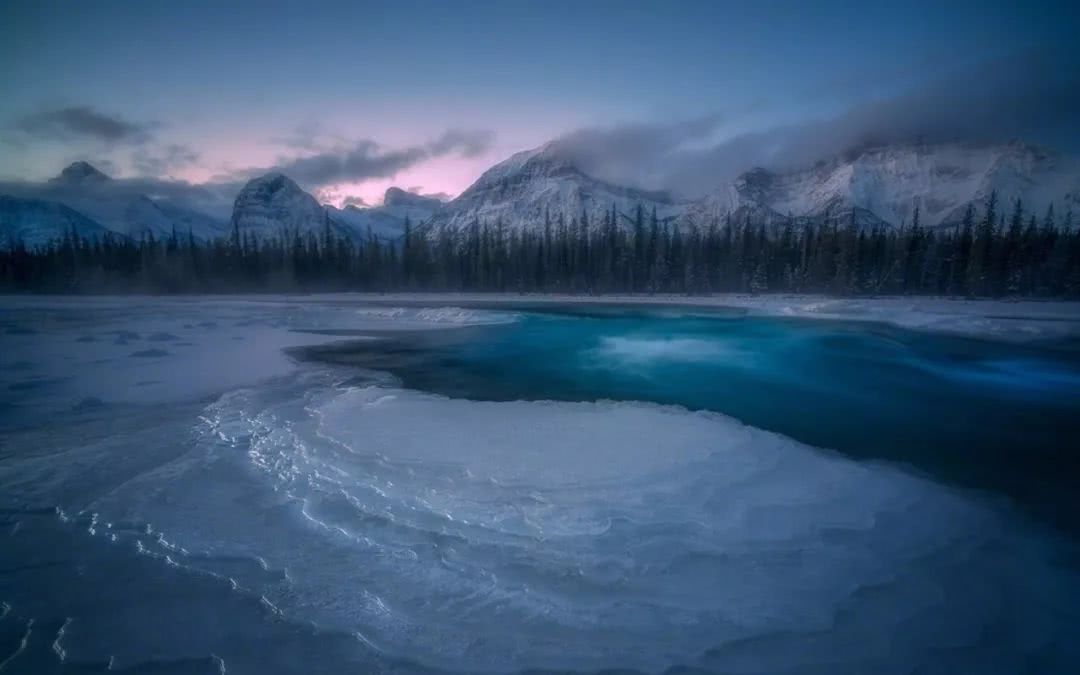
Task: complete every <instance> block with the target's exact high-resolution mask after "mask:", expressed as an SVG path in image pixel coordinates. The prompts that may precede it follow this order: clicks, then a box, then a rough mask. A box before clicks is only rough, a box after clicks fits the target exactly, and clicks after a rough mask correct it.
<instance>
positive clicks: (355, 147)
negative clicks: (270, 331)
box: [237, 130, 494, 187]
mask: <svg viewBox="0 0 1080 675" xmlns="http://www.w3.org/2000/svg"><path fill="white" fill-rule="evenodd" d="M493 138H494V136H493V134H492V133H491V132H490V131H459V130H450V131H447V132H446V133H444V134H443V135H442V136H440V137H438V138H436V139H435V140H432V141H429V142H427V143H423V144H420V145H413V146H408V147H405V148H398V149H389V150H387V149H384V148H383V147H382V146H380V145H379V144H378V143H376V142H375V141H372V140H362V141H358V142H356V143H353V144H351V145H349V146H346V147H343V148H338V149H334V150H326V151H322V152H318V153H316V154H312V155H306V156H303V157H295V158H290V159H285V160H283V161H281V162H279V163H278V165H277V166H274V167H267V168H263V169H252V170H246V171H242V172H239V173H238V174H237V175H238V177H248V178H250V177H252V176H256V175H259V174H262V173H265V172H267V171H279V172H281V173H283V174H285V175H287V176H289V177H290V178H292V179H293V180H295V181H296V182H298V183H300V184H301V185H304V186H306V187H313V186H319V185H328V184H332V183H344V182H353V181H362V180H366V179H369V178H389V177H392V176H394V175H396V174H397V173H399V172H401V171H403V170H405V169H408V168H409V167H412V166H415V165H417V164H420V163H421V162H424V161H427V160H429V159H434V158H436V157H443V156H446V155H451V154H457V155H460V156H462V157H475V156H476V155H479V154H481V153H483V152H484V151H486V150H487V149H488V148H489V147H491V142H492V140H493Z"/></svg>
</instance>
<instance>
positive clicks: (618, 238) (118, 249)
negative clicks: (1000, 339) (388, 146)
mask: <svg viewBox="0 0 1080 675" xmlns="http://www.w3.org/2000/svg"><path fill="white" fill-rule="evenodd" d="M1072 218H1073V216H1072V213H1071V211H1070V212H1067V213H1065V214H1062V215H1061V216H1058V215H1057V214H1055V211H1054V208H1053V206H1050V207H1049V208H1048V209H1047V210H1046V211H1045V212H1044V213H1043V214H1042V215H1041V217H1040V216H1037V215H1036V214H1034V213H1031V212H1028V211H1026V210H1025V208H1024V205H1023V204H1022V203H1020V202H1016V203H1014V204H1012V205H1009V207H1008V208H1006V209H1003V208H1002V206H1001V205H999V204H998V200H997V197H996V195H991V196H990V198H989V199H988V200H987V203H986V204H985V205H984V206H983V208H981V209H976V208H974V207H970V206H969V207H968V209H967V212H966V213H965V215H964V217H963V220H962V222H961V223H959V224H957V225H955V226H952V227H944V228H942V227H937V228H926V227H923V226H922V225H921V224H920V222H919V212H918V209H916V210H915V212H914V217H913V219H912V222H911V223H910V225H905V226H901V227H897V228H878V229H872V230H865V229H863V230H860V229H859V228H857V227H856V224H855V222H854V220H853V217H848V218H846V219H845V218H826V219H824V222H822V223H818V224H800V223H796V222H795V221H789V222H787V223H781V224H775V223H774V224H770V225H768V226H766V225H765V224H763V223H754V222H752V221H743V222H733V221H732V220H731V219H727V220H725V221H719V222H712V223H708V224H707V225H699V226H693V225H685V224H683V225H680V224H671V223H662V222H660V221H658V219H657V217H656V214H655V213H652V214H648V213H645V212H644V211H643V210H642V209H641V208H640V207H639V208H638V209H637V210H636V212H635V213H631V214H623V213H617V212H616V211H615V210H614V209H612V210H611V211H609V212H607V213H606V214H605V215H604V217H603V218H602V219H601V220H600V222H592V221H590V219H589V218H588V217H587V215H574V216H566V215H564V214H559V215H555V214H550V215H548V216H547V217H546V219H545V221H546V222H545V224H544V225H543V226H542V227H541V228H535V229H526V230H521V229H511V228H508V227H505V226H504V225H503V224H501V223H498V222H495V223H474V224H473V225H471V226H470V227H467V228H465V230H464V231H461V232H456V233H451V232H448V231H434V230H432V229H431V228H427V227H425V226H424V225H423V224H419V225H418V226H416V227H412V226H410V225H409V224H408V223H407V224H406V227H405V234H404V236H403V237H402V238H401V239H400V240H399V241H397V242H393V243H388V242H386V241H382V240H379V239H376V238H374V237H372V236H368V237H366V238H365V239H364V240H363V241H359V242H357V241H355V240H352V239H347V238H344V237H341V236H338V235H335V233H334V232H333V231H332V230H331V229H330V227H329V225H328V226H327V227H326V228H325V230H324V231H323V232H321V233H315V232H307V233H301V232H282V233H281V234H280V235H278V236H275V237H270V238H262V239H257V238H255V237H254V236H252V235H250V234H248V233H244V232H241V231H239V230H238V229H236V228H234V229H233V231H232V233H231V235H230V236H227V237H222V238H220V239H218V240H215V241H210V242H201V241H199V240H196V239H195V238H193V237H192V236H191V235H190V234H184V233H177V232H173V233H172V235H171V236H169V237H166V238H163V239H157V238H154V237H152V236H147V237H144V238H142V239H139V240H135V239H132V238H129V237H124V236H121V235H112V234H107V235H105V236H104V237H101V238H97V237H95V238H89V239H88V238H85V237H80V236H78V235H77V234H75V233H69V234H68V235H66V236H65V237H63V238H62V239H59V240H54V241H53V242H51V243H50V244H49V245H47V246H43V247H34V248H29V247H27V246H25V245H23V244H22V243H21V242H17V241H15V242H8V244H7V246H5V247H4V248H2V249H0V290H2V291H5V292H52V293H58V292H59V293H78V292H84V293H103V292H107V293H124V292H152V293H203V292H210V293H216V292H293V291H299V292H308V291H375V292H381V291H495V292H511V293H686V294H706V293H720V292H741V293H747V292H749V293H767V292H785V293H792V292H794V293H827V294H836V295H859V294H931V295H960V296H975V297H1000V296H1027V297H1036V296H1037V297H1078V296H1080V231H1078V228H1076V227H1074V226H1073V222H1072ZM845 220H846V222H845Z"/></svg>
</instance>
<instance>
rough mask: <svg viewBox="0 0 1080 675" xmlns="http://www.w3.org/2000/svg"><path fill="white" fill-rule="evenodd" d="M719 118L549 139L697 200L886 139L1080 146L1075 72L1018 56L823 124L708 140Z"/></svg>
mask: <svg viewBox="0 0 1080 675" xmlns="http://www.w3.org/2000/svg"><path fill="white" fill-rule="evenodd" d="M722 121H723V120H722V118H720V117H718V116H713V117H706V118H700V119H697V120H691V121H688V122H678V123H675V124H653V125H647V124H635V125H625V126H620V127H610V128H593V129H581V130H578V131H575V132H573V133H570V134H567V135H566V136H563V137H562V138H559V139H557V140H556V141H554V142H553V147H555V148H556V149H557V150H558V151H560V152H561V153H564V154H565V155H566V156H567V157H569V158H571V159H572V160H573V161H575V162H576V163H577V165H578V166H579V167H580V168H581V169H582V170H583V171H586V172H587V173H591V174H593V175H595V176H597V177H600V178H603V179H606V180H610V181H612V182H616V183H625V184H631V185H636V186H640V187H645V188H650V189H664V190H672V191H675V192H678V193H682V194H684V195H687V196H699V195H701V194H703V193H705V192H707V191H709V190H711V189H714V188H715V187H716V186H717V185H719V184H721V183H723V182H724V181H727V180H730V179H731V178H733V177H734V176H735V175H737V174H738V173H740V172H742V171H745V170H747V169H750V168H753V167H757V166H763V167H766V168H785V167H795V166H805V165H808V164H812V163H814V162H816V161H820V160H822V159H826V158H830V157H835V156H837V155H843V154H845V153H851V152H855V151H858V150H859V149H862V148H866V147H871V146H876V145H885V144H893V143H939V142H970V143H984V142H1003V141H1008V140H1012V139H1022V140H1026V141H1032V142H1041V143H1046V144H1049V145H1052V146H1055V147H1059V148H1063V149H1066V150H1075V149H1076V146H1077V145H1080V69H1071V68H1063V67H1062V60H1061V59H1051V58H1049V57H1048V56H1046V55H1042V56H1039V55H1025V56H1024V57H1021V58H1013V59H1009V60H1003V61H995V62H990V63H985V64H982V65H981V66H978V67H975V68H972V69H968V70H966V71H964V72H961V73H957V74H955V75H953V76H950V77H945V78H941V79H939V80H937V81H934V82H933V83H931V84H929V85H926V86H923V87H922V88H919V89H916V90H914V91H909V92H907V93H904V94H901V95H897V96H894V97H892V98H887V99H880V100H875V101H871V102H868V103H863V104H860V105H857V106H855V107H853V108H850V109H849V110H848V111H847V112H845V113H843V114H841V115H839V116H837V117H834V118H831V119H824V120H816V121H809V122H805V123H801V124H794V125H789V126H784V127H777V128H771V129H766V130H761V131H755V132H752V133H744V134H740V135H737V136H733V137H730V138H727V139H723V140H721V141H719V142H710V137H711V135H713V134H715V133H716V132H718V131H719V130H721V129H722Z"/></svg>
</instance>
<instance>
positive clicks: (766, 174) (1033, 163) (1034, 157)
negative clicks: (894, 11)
mask: <svg viewBox="0 0 1080 675" xmlns="http://www.w3.org/2000/svg"><path fill="white" fill-rule="evenodd" d="M995 190H996V191H997V195H998V203H999V204H1000V205H1001V206H1000V207H999V209H1005V210H1007V209H1008V208H1010V206H1009V205H1011V204H1012V203H1014V202H1015V200H1016V199H1018V198H1019V199H1021V200H1023V203H1024V204H1025V206H1026V208H1027V209H1029V212H1030V210H1031V209H1036V210H1039V211H1040V214H1041V212H1042V211H1043V210H1045V209H1046V207H1047V206H1049V205H1050V203H1051V202H1053V203H1054V204H1055V205H1056V206H1057V207H1058V208H1059V209H1060V208H1063V207H1068V206H1071V205H1074V204H1077V203H1078V202H1077V198H1078V195H1080V172H1078V170H1077V166H1076V165H1075V163H1074V162H1072V161H1070V160H1068V159H1066V158H1063V157H1061V156H1058V155H1055V154H1053V153H1051V152H1048V151H1046V150H1042V149H1040V148H1036V147H1033V146H1030V145H1025V144H1022V143H1009V144H1003V145H961V144H941V145H905V146H891V147H882V148H872V149H867V150H864V151H862V152H859V153H852V154H851V155H849V156H846V157H838V158H834V159H831V160H829V161H825V162H819V163H818V164H816V165H815V166H812V167H809V168H805V169H800V170H792V171H767V170H765V169H754V170H752V171H748V172H746V173H744V174H742V175H740V176H739V177H738V178H737V179H736V180H735V181H733V182H732V183H730V184H728V185H724V186H722V187H720V188H719V189H718V190H716V191H715V192H713V193H712V194H710V195H708V196H707V197H705V198H704V199H702V200H701V201H699V202H698V203H696V204H694V205H693V206H692V207H691V208H690V209H689V210H688V212H687V217H688V219H692V220H694V221H695V222H698V223H707V222H710V221H711V220H712V219H714V218H715V219H721V220H722V219H724V218H725V217H727V215H728V214H732V215H733V217H735V218H739V217H742V216H744V215H745V214H746V213H748V212H749V213H750V214H751V217H752V219H753V220H754V222H763V221H764V222H766V223H770V222H780V221H783V220H784V219H785V218H786V217H788V216H792V217H794V218H796V219H803V220H812V221H820V220H821V219H823V218H824V217H826V216H829V217H833V218H837V219H838V220H840V221H841V222H845V221H846V219H847V218H849V217H850V215H851V212H852V210H853V209H854V210H855V214H856V220H857V222H858V224H859V225H860V226H864V227H865V226H874V225H885V226H890V225H891V226H899V225H902V224H905V223H906V224H910V223H911V222H912V218H913V215H914V210H915V207H916V206H918V207H919V212H920V222H921V223H922V224H923V225H924V226H930V227H934V226H939V225H951V224H955V223H957V222H959V221H960V219H961V218H962V217H963V213H964V210H965V209H966V208H967V205H968V204H975V206H976V207H980V208H981V207H982V206H983V205H984V204H985V202H986V199H987V198H988V197H989V196H990V193H991V192H992V191H995Z"/></svg>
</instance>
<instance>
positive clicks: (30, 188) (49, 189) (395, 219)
mask: <svg viewBox="0 0 1080 675" xmlns="http://www.w3.org/2000/svg"><path fill="white" fill-rule="evenodd" d="M120 183H123V181H116V180H113V179H111V178H110V177H109V176H107V175H105V174H104V173H102V172H101V171H98V170H97V169H96V168H94V167H93V166H92V165H90V164H88V163H86V162H75V163H73V164H71V165H70V166H68V167H67V168H65V169H64V171H63V172H61V174H60V175H58V176H57V177H56V178H54V179H52V180H50V181H48V182H46V183H41V184H29V183H26V184H14V185H15V187H14V188H5V191H10V199H9V200H8V201H6V202H5V206H4V208H5V211H4V218H5V230H4V232H5V233H7V235H6V236H10V235H11V233H13V232H16V231H17V232H19V233H20V236H23V237H24V238H25V239H26V240H27V241H38V242H44V241H47V240H48V239H49V238H50V237H52V236H53V235H55V233H57V232H61V233H62V232H66V231H69V230H70V226H71V223H72V222H73V221H74V222H77V223H79V224H81V226H82V227H83V229H84V230H85V231H87V232H92V231H97V230H96V229H95V227H92V226H90V225H89V224H87V223H93V224H94V225H95V226H97V227H100V228H104V229H107V230H111V231H113V232H116V233H119V234H122V235H125V236H131V237H134V238H141V237H144V236H148V235H153V236H155V237H157V238H163V237H166V236H169V235H170V234H171V233H172V232H173V231H176V232H177V233H178V234H182V235H184V234H186V233H187V232H189V231H190V232H191V233H192V235H193V236H194V237H195V238H197V239H201V240H210V239H214V238H217V237H220V236H223V235H226V234H228V232H229V231H230V229H231V227H232V226H237V227H239V228H241V229H242V230H243V231H245V232H251V233H253V234H256V235H257V236H259V237H267V236H278V235H280V234H281V233H282V232H286V231H288V232H292V231H296V230H299V231H301V232H308V231H313V232H315V233H316V234H321V233H322V232H323V231H324V229H325V228H326V227H327V226H329V227H330V228H331V229H332V231H334V233H335V234H336V235H337V236H341V237H346V238H349V239H352V240H354V241H362V240H365V239H366V238H367V237H368V236H369V234H370V235H373V236H375V237H377V238H379V239H381V240H384V241H393V240H396V239H398V238H399V237H400V236H401V234H402V233H403V231H404V225H405V221H406V219H408V220H409V221H410V222H412V223H413V225H414V226H415V227H417V228H418V229H420V230H424V231H426V232H428V234H429V235H431V234H433V233H436V232H439V231H441V230H442V229H444V228H445V229H448V230H449V231H451V232H457V231H461V230H462V229H464V228H466V227H468V226H470V225H471V224H472V223H476V222H479V223H483V224H494V223H496V222H501V223H502V224H503V225H505V226H507V227H508V228H509V229H511V230H512V231H513V230H527V229H534V228H541V227H543V225H544V222H545V220H546V219H550V221H551V223H552V225H553V226H554V225H555V223H557V222H558V219H559V218H560V217H562V218H564V219H565V220H566V221H567V222H568V221H569V220H570V219H580V218H581V216H582V214H584V215H586V216H587V217H588V218H589V221H590V222H591V223H592V224H593V225H596V224H598V223H600V222H602V221H603V219H604V218H605V217H606V216H607V214H609V213H610V212H611V211H612V209H614V210H615V211H616V213H617V214H618V221H619V224H620V226H622V227H629V226H630V224H631V223H632V220H633V217H634V214H635V212H636V211H637V208H638V207H639V206H640V207H641V208H642V209H643V211H644V212H645V213H646V214H649V213H651V211H652V210H653V209H655V210H656V213H657V216H658V217H659V219H660V220H661V221H663V222H668V223H678V224H680V225H683V226H690V225H695V226H708V225H711V224H713V223H716V224H723V223H724V222H727V221H728V220H730V221H731V222H736V223H742V222H745V221H746V220H749V221H750V222H753V223H756V224H765V225H770V226H776V225H779V224H781V223H785V222H789V221H794V222H795V223H797V224H803V223H821V222H824V221H825V220H826V219H830V220H832V221H834V222H839V223H847V222H850V219H852V218H854V220H855V222H856V224H857V225H858V226H859V227H860V228H864V229H866V228H876V227H899V226H902V225H910V224H911V222H912V220H913V218H914V211H915V208H916V207H918V209H919V213H920V222H921V224H922V225H924V226H928V227H937V226H948V225H954V224H956V223H958V222H959V221H960V219H961V218H962V217H963V213H964V211H965V210H966V208H967V206H968V205H969V204H973V205H975V206H976V208H977V209H980V210H981V209H982V208H983V206H984V204H985V202H986V200H987V198H988V197H989V196H990V194H991V192H996V193H997V196H998V203H999V212H1003V211H1008V210H1010V209H1011V208H1012V204H1013V203H1015V201H1016V200H1017V199H1020V200H1022V202H1023V204H1024V206H1025V209H1026V210H1027V212H1028V213H1032V212H1037V213H1038V215H1040V216H1041V214H1042V213H1043V212H1045V210H1046V208H1047V207H1048V206H1049V205H1050V204H1053V205H1054V206H1055V208H1056V209H1057V210H1058V213H1059V214H1061V213H1064V212H1065V211H1068V210H1075V209H1077V208H1080V165H1078V164H1077V161H1076V160H1075V159H1074V158H1071V157H1066V156H1063V155H1060V154H1056V153H1054V152H1051V151H1048V150H1045V149H1043V148H1039V147H1036V146H1032V145H1027V144H1024V143H1020V142H1011V143H1003V144H995V145H991V144H983V145H974V144H960V143H943V144H935V145H929V144H909V145H894V146H884V147H876V148H866V149H863V150H860V151H858V152H851V153H847V154H845V155H843V156H838V157H833V158H831V159H828V160H824V161H821V162H818V163H816V164H814V165H813V166H808V167H802V168H795V169H785V170H778V169H765V168H755V169H751V170H749V171H745V172H743V173H741V174H740V175H738V176H737V177H735V178H734V179H733V180H730V181H727V182H725V183H723V184H721V185H719V186H717V188H716V189H715V190H713V191H712V192H710V193H709V194H707V195H706V196H704V197H702V198H700V199H696V200H689V199H681V198H678V197H675V196H672V195H670V194H668V193H665V192H656V191H648V190H641V189H637V188H633V187H626V186H621V185H616V184H613V183H610V182H606V181H604V180H601V179H599V178H596V177H593V176H590V175H589V174H587V173H586V172H584V171H582V170H580V169H579V168H578V167H577V166H576V165H575V164H574V163H573V162H572V161H570V160H568V159H567V158H565V157H564V156H562V155H560V152H559V150H558V146H557V145H556V144H553V143H549V144H547V145H544V146H541V147H539V148H536V149H533V150H528V151H524V152H519V153H517V154H515V155H513V156H511V157H510V158H508V159H507V160H505V161H503V162H500V163H498V164H496V165H494V166H493V167H491V168H490V169H488V170H487V171H485V172H484V173H483V174H482V175H481V176H480V177H479V178H478V179H477V180H476V181H475V182H474V183H473V184H472V185H471V186H470V187H469V188H468V189H466V190H465V191H464V192H462V193H461V195H459V196H458V197H457V198H456V199H453V200H451V201H449V202H446V203H443V202H441V201H440V200H438V199H436V198H433V197H426V196H423V195H418V194H414V193H411V192H407V191H405V190H402V189H400V188H390V189H388V190H387V191H386V193H385V195H384V199H383V203H382V204H381V205H379V206H370V207H368V206H364V207H357V206H352V205H350V206H346V207H344V208H340V209H339V208H336V207H334V206H329V205H323V204H320V203H319V202H318V200H317V199H315V197H313V196H312V195H311V194H309V193H308V192H306V191H304V190H303V189H302V188H301V187H300V186H299V185H297V184H296V183H295V182H294V181H292V180H291V179H290V178H288V177H287V176H285V175H283V174H281V173H269V174H266V175H263V176H259V177H257V178H253V179H252V180H250V181H248V183H247V184H245V185H244V186H243V188H242V189H241V190H240V191H239V193H238V194H237V196H236V199H235V200H234V202H233V209H232V216H231V218H230V219H229V221H227V222H226V221H224V220H222V219H221V218H220V217H215V216H211V215H208V214H206V213H203V212H201V211H198V210H195V209H192V208H189V207H186V206H183V205H181V204H179V203H175V202H174V201H173V200H170V199H168V198H160V197H151V196H150V195H147V194H133V193H132V191H131V189H130V188H128V189H121V188H120V187H119V185H120ZM39 202H44V203H48V204H53V205H57V206H59V205H63V206H64V207H65V209H67V210H62V209H58V208H55V206H50V207H48V208H45V207H43V206H42V204H41V203H39ZM23 208H25V209H26V210H27V211H26V213H19V209H23ZM69 211H70V213H69ZM72 214H74V215H72ZM76 216H78V218H76ZM80 218H81V219H84V220H80ZM39 230H40V231H39Z"/></svg>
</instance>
